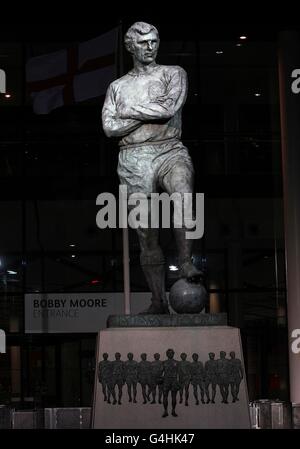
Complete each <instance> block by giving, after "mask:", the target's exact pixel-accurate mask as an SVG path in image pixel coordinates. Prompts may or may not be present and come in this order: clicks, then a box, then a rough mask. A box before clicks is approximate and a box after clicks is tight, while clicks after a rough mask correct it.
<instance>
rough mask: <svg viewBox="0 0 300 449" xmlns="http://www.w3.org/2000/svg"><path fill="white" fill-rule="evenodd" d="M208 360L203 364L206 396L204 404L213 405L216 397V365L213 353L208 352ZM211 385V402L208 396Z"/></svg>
mask: <svg viewBox="0 0 300 449" xmlns="http://www.w3.org/2000/svg"><path fill="white" fill-rule="evenodd" d="M208 356H209V360H207V362H205V367H204V369H205V394H206V403H207V404H209V402H210V401H211V403H212V404H214V403H215V397H216V389H217V383H218V363H217V360H215V353H214V352H210V353H209V354H208ZM210 385H211V400H210V396H209V386H210Z"/></svg>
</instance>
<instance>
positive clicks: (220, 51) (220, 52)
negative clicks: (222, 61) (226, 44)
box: [216, 50, 224, 55]
mask: <svg viewBox="0 0 300 449" xmlns="http://www.w3.org/2000/svg"><path fill="white" fill-rule="evenodd" d="M223 53H224V52H223V50H217V51H216V55H222V54H223Z"/></svg>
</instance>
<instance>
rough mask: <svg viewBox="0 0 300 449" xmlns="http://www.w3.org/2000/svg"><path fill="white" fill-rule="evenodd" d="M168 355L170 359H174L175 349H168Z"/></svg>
mask: <svg viewBox="0 0 300 449" xmlns="http://www.w3.org/2000/svg"><path fill="white" fill-rule="evenodd" d="M166 355H167V357H168V359H172V358H173V357H174V355H175V352H174V350H173V349H168V350H167V352H166Z"/></svg>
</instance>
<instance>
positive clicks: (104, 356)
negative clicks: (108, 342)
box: [102, 352, 108, 360]
mask: <svg viewBox="0 0 300 449" xmlns="http://www.w3.org/2000/svg"><path fill="white" fill-rule="evenodd" d="M102 357H103V359H104V360H107V359H108V354H107V352H104V354H102Z"/></svg>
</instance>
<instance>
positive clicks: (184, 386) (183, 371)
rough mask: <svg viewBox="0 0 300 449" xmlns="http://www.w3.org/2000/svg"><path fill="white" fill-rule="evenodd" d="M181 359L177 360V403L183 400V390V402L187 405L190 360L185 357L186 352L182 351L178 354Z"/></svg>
mask: <svg viewBox="0 0 300 449" xmlns="http://www.w3.org/2000/svg"><path fill="white" fill-rule="evenodd" d="M180 358H181V361H179V362H178V376H179V386H180V388H179V395H180V399H179V403H180V404H182V402H183V391H184V394H185V402H184V404H185V405H186V406H188V405H189V388H190V382H191V362H189V361H188V360H187V359H186V358H187V354H186V353H185V352H182V353H181V354H180Z"/></svg>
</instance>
